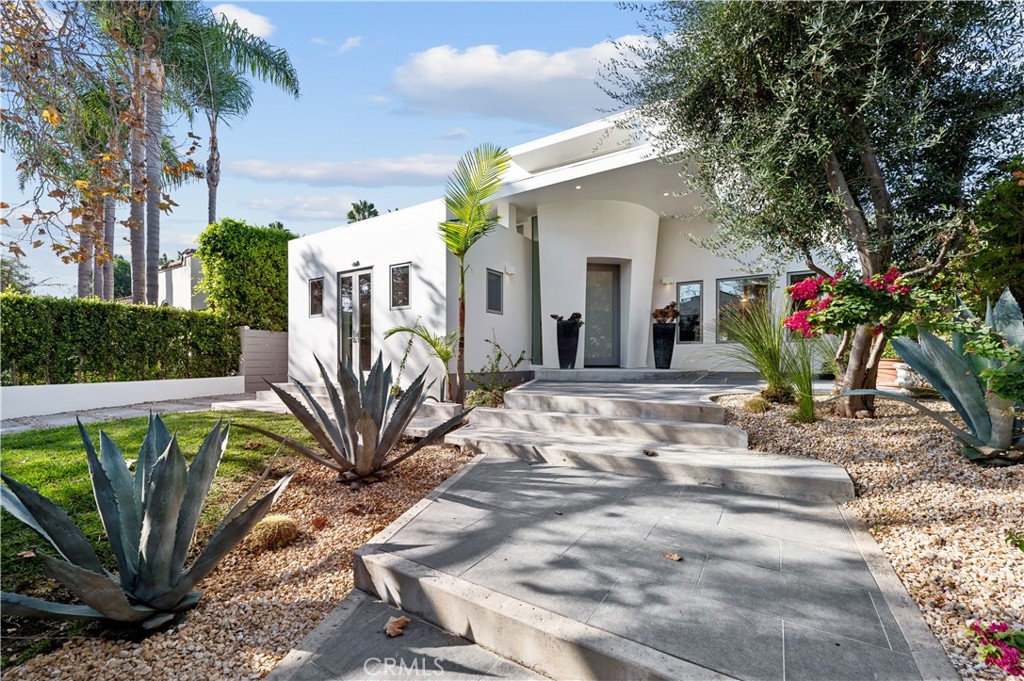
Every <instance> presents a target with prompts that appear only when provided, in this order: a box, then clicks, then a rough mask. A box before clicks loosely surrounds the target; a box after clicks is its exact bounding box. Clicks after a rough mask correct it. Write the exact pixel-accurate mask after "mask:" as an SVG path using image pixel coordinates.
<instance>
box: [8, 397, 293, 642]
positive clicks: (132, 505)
mask: <svg viewBox="0 0 1024 681" xmlns="http://www.w3.org/2000/svg"><path fill="white" fill-rule="evenodd" d="M78 429H79V431H80V432H81V434H82V441H83V443H84V444H85V452H86V456H87V457H88V460H89V476H90V477H91V479H92V490H93V495H94V496H95V498H96V507H97V509H98V510H99V514H100V520H101V521H102V523H103V528H104V530H105V531H106V535H107V538H108V540H109V541H110V547H111V549H112V550H113V553H114V559H115V561H116V562H117V576H116V577H115V576H114V575H112V574H111V573H110V572H108V571H107V570H106V569H105V568H104V567H103V564H102V563H101V562H100V559H99V557H97V555H96V552H95V551H94V550H93V548H92V546H91V545H90V544H89V542H88V541H87V540H86V538H85V536H84V535H83V534H82V531H81V530H80V529H79V528H78V527H77V526H76V525H75V524H74V522H72V520H71V519H70V518H69V517H68V515H67V514H66V513H65V512H64V511H63V510H61V509H60V508H59V507H58V506H57V505H56V504H54V503H53V502H52V501H50V500H49V499H47V498H46V497H44V496H42V495H41V494H39V493H38V492H36V491H35V490H33V489H32V488H30V487H28V486H27V485H23V484H21V483H20V482H18V481H17V480H14V479H13V478H11V477H9V476H7V475H4V476H3V481H4V484H5V485H6V486H4V487H0V499H2V502H3V508H4V510H6V511H9V512H10V513H11V515H13V516H14V517H15V518H17V519H18V520H20V521H21V522H23V523H25V524H26V525H28V526H29V527H30V528H32V529H33V530H35V532H36V533H37V534H38V535H39V536H41V537H42V538H43V539H45V540H46V541H47V542H49V543H50V545H52V546H53V548H55V549H56V550H57V553H58V554H60V558H56V557H53V556H48V555H45V554H42V553H37V554H36V555H37V556H38V558H39V559H40V560H41V561H42V567H43V572H45V573H46V574H47V575H49V576H50V577H53V578H54V579H56V580H57V581H58V582H60V583H61V584H63V585H64V586H65V587H66V588H67V589H68V590H69V591H70V592H71V593H72V594H74V595H75V596H76V597H77V598H78V599H79V600H80V601H81V602H82V604H66V603H54V602H52V601H47V600H43V599H40V598H32V597H29V596H22V595H20V594H16V593H7V592H4V593H3V595H2V606H3V613H4V615H18V616H22V617H47V618H58V619H84V620H114V621H117V622H126V623H132V624H137V625H140V626H142V627H143V628H145V629H152V628H155V627H158V626H160V625H162V624H164V623H166V622H168V621H170V620H171V619H173V618H174V617H175V616H176V615H177V614H178V613H180V612H183V611H185V610H188V609H189V608H192V607H194V606H195V605H196V603H197V602H198V601H199V597H200V596H201V595H202V592H201V591H197V590H195V589H196V586H198V585H199V583H200V582H201V581H202V580H203V579H205V578H206V577H207V576H208V575H209V574H210V573H211V572H213V570H214V568H215V567H216V566H217V563H218V562H220V560H221V558H223V557H224V556H225V555H226V554H227V553H228V551H230V550H231V549H232V548H234V547H235V545H236V544H238V543H239V542H240V541H242V539H244V538H245V535H246V534H247V533H248V532H249V530H250V529H252V527H253V526H254V525H255V524H256V523H257V522H259V520H260V519H261V518H263V516H264V515H266V513H267V512H268V511H269V510H270V507H271V506H272V505H273V503H274V501H275V500H276V499H277V498H278V496H280V494H281V493H282V492H283V491H284V489H285V487H286V486H287V485H288V482H289V481H290V480H291V477H292V475H287V476H285V477H284V478H282V479H281V480H280V481H279V482H278V483H277V484H276V485H274V487H273V489H271V490H270V491H269V492H267V493H266V494H265V495H263V496H262V497H261V498H260V499H259V500H258V501H256V502H255V503H254V504H252V505H251V506H248V504H249V501H250V500H251V499H252V498H253V497H254V496H255V494H256V491H257V489H258V488H259V485H260V484H261V483H262V482H263V481H264V480H265V479H266V477H267V475H268V474H269V472H270V471H269V469H268V470H267V472H265V473H264V474H263V476H262V477H261V478H260V480H258V481H257V482H256V484H254V485H253V486H252V487H251V488H250V489H249V491H247V492H246V493H245V494H244V495H243V496H242V498H241V499H239V500H238V502H237V503H236V504H235V505H234V506H233V507H232V508H231V510H230V511H229V512H228V514H227V515H226V516H225V517H224V519H223V520H222V521H221V523H220V525H219V526H218V527H217V529H216V531H215V532H214V533H213V536H212V537H211V538H210V541H209V542H208V543H207V544H206V547H205V548H204V549H203V551H202V552H201V553H200V554H199V556H198V557H197V558H196V559H195V561H194V562H193V563H192V564H191V566H189V568H188V569H187V570H184V567H185V561H186V559H187V558H188V553H189V547H190V546H191V544H192V538H193V535H194V534H195V531H196V526H197V525H198V524H199V513H200V511H201V510H202V507H203V503H204V501H205V500H206V495H207V493H208V492H209V490H210V485H211V483H212V482H213V477H214V475H216V473H217V467H218V465H219V464H220V460H221V457H222V456H223V455H224V450H225V448H226V447H227V441H228V432H229V426H226V425H225V426H224V427H223V428H222V427H221V422H219V421H218V422H217V425H215V426H214V427H213V430H211V431H210V433H209V435H207V436H206V439H205V440H204V441H203V444H202V446H201V447H200V448H199V452H198V453H197V454H196V456H195V458H194V459H193V460H192V465H191V466H187V465H186V463H185V457H183V456H182V454H181V450H180V449H179V448H178V441H177V437H176V436H173V435H171V434H170V433H169V432H168V431H167V428H166V427H165V426H164V423H163V421H162V420H161V419H160V417H159V416H153V415H150V417H149V430H148V432H147V433H146V437H145V439H144V440H143V442H142V447H141V448H140V449H139V454H138V458H137V459H136V462H135V473H134V475H133V474H132V472H131V471H130V470H129V467H128V463H127V462H126V461H125V458H124V456H123V455H122V454H121V450H120V449H118V447H117V445H115V444H114V442H113V441H112V440H111V439H110V438H109V437H107V436H106V434H104V433H103V432H102V431H101V432H100V454H99V456H97V454H96V449H95V447H94V446H93V443H92V440H90V439H89V435H88V433H86V431H85V428H84V427H83V426H82V424H81V422H79V423H78ZM183 570H184V571H183Z"/></svg>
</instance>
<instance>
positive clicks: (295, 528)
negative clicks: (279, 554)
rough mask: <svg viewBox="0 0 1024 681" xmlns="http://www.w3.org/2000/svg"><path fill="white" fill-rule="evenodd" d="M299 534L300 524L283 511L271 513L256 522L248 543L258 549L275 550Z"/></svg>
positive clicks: (289, 542)
mask: <svg viewBox="0 0 1024 681" xmlns="http://www.w3.org/2000/svg"><path fill="white" fill-rule="evenodd" d="M298 536H299V524H298V523H296V522H295V520H294V519H293V518H292V517H291V516H288V515H284V514H283V513H271V514H270V515H268V516H267V517H266V518H264V519H263V520H261V521H259V522H258V523H256V527H254V528H252V532H250V533H249V539H248V540H247V543H248V544H249V546H250V547H252V548H253V549H255V550H257V551H275V550H277V549H280V548H284V547H285V546H288V544H291V543H292V542H293V541H295V539H296V537H298Z"/></svg>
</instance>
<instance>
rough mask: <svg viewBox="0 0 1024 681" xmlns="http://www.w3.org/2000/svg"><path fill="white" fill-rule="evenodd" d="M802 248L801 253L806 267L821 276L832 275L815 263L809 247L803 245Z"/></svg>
mask: <svg viewBox="0 0 1024 681" xmlns="http://www.w3.org/2000/svg"><path fill="white" fill-rule="evenodd" d="M802 250H803V255H804V264H805V265H807V269H809V270H811V271H812V272H815V273H817V274H820V275H821V276H823V277H831V276H832V275H831V274H829V273H828V272H826V271H825V270H823V269H821V268H820V267H818V265H817V263H815V262H814V257H813V256H812V255H811V251H810V249H808V248H807V247H806V246H805V247H804V248H803V249H802Z"/></svg>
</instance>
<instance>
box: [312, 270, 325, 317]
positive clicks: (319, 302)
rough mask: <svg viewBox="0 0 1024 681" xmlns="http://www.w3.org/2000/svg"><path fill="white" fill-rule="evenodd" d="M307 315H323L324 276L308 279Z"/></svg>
mask: <svg viewBox="0 0 1024 681" xmlns="http://www.w3.org/2000/svg"><path fill="white" fill-rule="evenodd" d="M309 316H310V317H323V316H324V278H323V277H320V278H318V279H310V280H309Z"/></svg>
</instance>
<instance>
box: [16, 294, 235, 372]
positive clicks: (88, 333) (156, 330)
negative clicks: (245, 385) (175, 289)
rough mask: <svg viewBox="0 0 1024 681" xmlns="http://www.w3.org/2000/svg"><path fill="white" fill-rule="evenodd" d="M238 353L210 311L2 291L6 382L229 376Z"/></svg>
mask: <svg viewBox="0 0 1024 681" xmlns="http://www.w3.org/2000/svg"><path fill="white" fill-rule="evenodd" d="M241 352H242V347H241V342H240V341H239V338H238V331H237V329H235V328H234V327H233V326H232V325H231V324H230V323H229V322H228V320H227V318H226V317H224V316H223V315H219V314H215V313H212V312H206V311H204V312H191V311H188V310H179V309H175V308H169V307H149V306H145V305H123V304H121V303H109V302H102V301H99V300H79V299H76V298H37V297H33V296H26V295H20V294H12V293H4V294H0V382H2V384H3V385H40V384H48V383H99V382H103V381H146V380H153V379H167V378H205V377H209V376H230V375H233V374H235V373H237V372H238V359H239V356H240V355H241Z"/></svg>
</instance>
